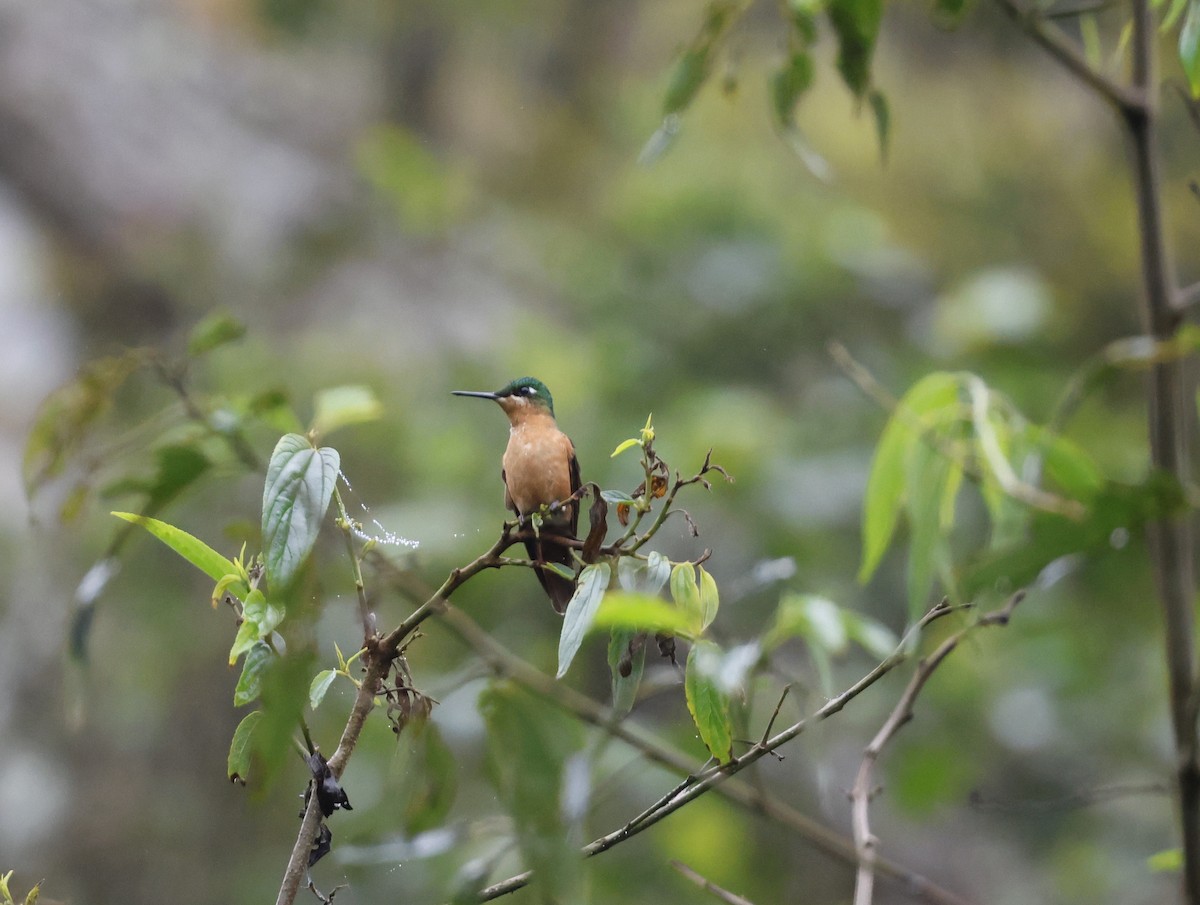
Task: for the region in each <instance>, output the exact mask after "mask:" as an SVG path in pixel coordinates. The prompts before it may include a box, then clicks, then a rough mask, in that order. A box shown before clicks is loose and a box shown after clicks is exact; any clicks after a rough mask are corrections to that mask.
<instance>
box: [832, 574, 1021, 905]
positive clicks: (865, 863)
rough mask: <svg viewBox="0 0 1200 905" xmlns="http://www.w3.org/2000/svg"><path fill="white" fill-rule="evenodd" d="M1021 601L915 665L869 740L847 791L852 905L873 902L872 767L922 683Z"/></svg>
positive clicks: (988, 616) (1002, 620) (909, 709)
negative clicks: (853, 854) (854, 857)
mask: <svg viewBox="0 0 1200 905" xmlns="http://www.w3.org/2000/svg"><path fill="white" fill-rule="evenodd" d="M1024 598H1025V592H1024V591H1019V592H1017V593H1016V594H1014V595H1013V596H1012V597H1011V598H1009V600H1008V603H1006V604H1005V605H1004V606H1003V607H1001V608H1000V609H998V610H995V611H994V612H991V613H987V614H986V615H984V616H981V617H980V618H979V620H978V621H977V622H975V623H974V624H973V625H970V626H967V627H966V628H964V629H960V630H959V631H957V632H955V633H954V634H953V635H951V636H950V637H949V638H947V639H946V640H945V641H943V642H942V643H941V644H940V645H938V647H937V649H936V650H934V652H933V653H932V654H930V655H929V656H928V657H925V658H924V659H922V660H921V661H920V662H919V663H918V664H917V668H916V671H915V672H914V673H913V676H912V678H911V679H910V680H909V683H908V687H906V688H905V689H904V693H903V694H902V695H900V700H899V701H898V702H897V703H896V706H895V708H894V709H893V710H892V712H891V714H889V715H888V718H887V719H886V720H885V721H884V723H883V726H882V727H881V728H880V730H879V732H878V733H876V735H875V737H874V738H873V739H871V743H870V744H869V745H867V747H866V750H865V751H864V752H863V758H862V763H861V764H860V765H859V768H858V776H857V777H856V778H855V780H854V787H853V788H852V789H851V791H850V803H851V822H852V825H853V828H854V845H855V848H856V850H857V852H858V873H857V875H856V877H855V882H854V905H871V903H872V901H873V899H874V890H875V871H876V868H877V866H878V863H879V854H878V852H877V850H876V849H877V847H878V840H876V838H875V836H874V835H873V834H872V833H871V822H870V806H871V799H872V797H874V794H875V787H874V782H875V780H874V773H875V763H876V761H877V760H878V759H879V754H880V752H881V751H882V750H883V746H884V745H886V744H887V743H888V742H889V741H890V740H891V738H892V736H894V735H895V734H896V733H897V732H899V731H900V727H901V726H903V725H904V724H906V723H907V722H908V721H909V720H911V719H912V718H913V704H914V703H915V702H916V700H917V695H919V694H920V693H921V689H922V688H924V687H925V683H926V682H928V681H929V677H930V676H932V675H933V673H934V671H935V670H936V669H937V668H938V667H939V666H940V665H941V664H942V662H943V661H944V660H945V659H946V658H947V657H948V656H950V654H951V653H952V652H953V651H954V649H955V648H956V647H958V645H959V642H961V641H962V639H963V638H965V637H966V636H967V634H968V633H970V632H972V631H974V630H975V629H976V628H979V627H980V626H985V625H1007V624H1008V620H1009V618H1010V617H1011V616H1012V612H1013V610H1014V609H1015V608H1016V606H1017V604H1019V603H1020V602H1021V601H1022V600H1023V599H1024Z"/></svg>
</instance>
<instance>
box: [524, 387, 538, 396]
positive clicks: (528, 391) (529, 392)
mask: <svg viewBox="0 0 1200 905" xmlns="http://www.w3.org/2000/svg"><path fill="white" fill-rule="evenodd" d="M521 395H522V396H536V395H537V388H536V387H521Z"/></svg>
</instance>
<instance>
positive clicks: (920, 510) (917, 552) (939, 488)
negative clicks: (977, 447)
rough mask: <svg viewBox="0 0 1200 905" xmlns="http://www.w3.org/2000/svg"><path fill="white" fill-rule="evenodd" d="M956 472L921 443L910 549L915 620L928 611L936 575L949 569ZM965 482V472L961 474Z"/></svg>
mask: <svg viewBox="0 0 1200 905" xmlns="http://www.w3.org/2000/svg"><path fill="white" fill-rule="evenodd" d="M955 472H956V468H955V467H953V466H952V463H951V462H950V461H949V460H948V459H947V458H946V457H945V456H944V455H942V453H941V451H940V450H936V449H931V448H930V447H929V446H928V445H927V444H926V443H923V442H918V444H917V445H916V446H915V447H913V450H912V454H911V456H910V457H909V469H908V475H909V477H908V487H909V495H908V521H909V525H910V526H911V529H912V537H911V538H910V540H909V547H908V584H907V587H908V606H909V615H910V616H913V617H914V618H915V617H917V616H919V615H920V614H921V613H922V612H924V610H925V609H926V603H927V602H928V598H929V592H930V589H931V588H932V587H933V579H934V576H935V574H936V573H937V572H938V571H939V569H941V568H942V567H943V566H945V565H946V542H945V538H944V537H943V533H942V525H943V516H944V513H945V508H946V499H947V497H948V495H949V491H950V489H951V488H954V489H957V480H956V479H955V476H954V475H955ZM957 474H958V478H959V479H961V470H960V469H959V470H957Z"/></svg>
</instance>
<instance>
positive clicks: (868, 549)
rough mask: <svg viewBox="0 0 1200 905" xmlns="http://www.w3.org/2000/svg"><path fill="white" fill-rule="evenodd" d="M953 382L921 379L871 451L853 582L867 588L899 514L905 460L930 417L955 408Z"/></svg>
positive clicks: (940, 375)
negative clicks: (860, 548) (859, 556)
mask: <svg viewBox="0 0 1200 905" xmlns="http://www.w3.org/2000/svg"><path fill="white" fill-rule="evenodd" d="M958 388H959V378H958V376H957V375H955V374H950V373H946V372H936V373H933V374H929V375H927V376H926V377H924V378H922V379H921V380H920V381H918V382H917V383H916V384H914V385H913V387H912V388H911V389H910V390H909V391H908V392H907V393H906V394H905V395H904V398H903V399H901V400H900V402H899V403H898V404H897V406H896V410H895V411H894V412H893V413H892V416H891V418H890V419H888V423H887V426H886V427H884V430H883V436H882V437H880V440H879V445H878V446H877V447H876V448H875V456H874V459H873V460H872V462H871V474H870V477H868V479H867V493H866V497H865V499H864V500H863V559H862V566H861V567H860V568H859V572H858V580H859V581H860V582H863V583H865V582H867V581H868V580H869V579H870V578H871V576H872V575H873V574H875V569H876V568H878V566H879V561H880V560H881V559H882V558H883V554H884V553H885V552H887V548H888V546H889V545H890V544H891V542H892V535H893V534H894V533H895V531H896V524H897V522H898V521H899V518H900V513H901V511H902V510H903V508H904V501H905V498H906V493H907V487H906V483H905V478H906V468H907V462H908V457H909V454H910V453H911V451H912V450H913V448H914V447H915V446H916V445H917V444H921V445H924V444H925V441H924V439H922V436H921V432H922V430H923V429H926V430H927V429H930V428H929V427H927V425H930V424H932V422H933V420H934V418H935V416H937V415H938V414H941V415H942V416H943V417H944V416H945V414H946V413H947V412H952V411H953V410H954V409H955V408H956V407H957V405H958Z"/></svg>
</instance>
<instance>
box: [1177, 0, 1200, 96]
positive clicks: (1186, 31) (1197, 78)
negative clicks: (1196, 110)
mask: <svg viewBox="0 0 1200 905" xmlns="http://www.w3.org/2000/svg"><path fill="white" fill-rule="evenodd" d="M1179 62H1180V63H1182V64H1183V71H1184V74H1185V75H1187V80H1188V87H1189V88H1190V89H1191V92H1192V99H1193V100H1200V0H1191V2H1190V3H1189V4H1188V11H1187V16H1186V17H1184V20H1183V27H1182V28H1181V29H1180V30H1179Z"/></svg>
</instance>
